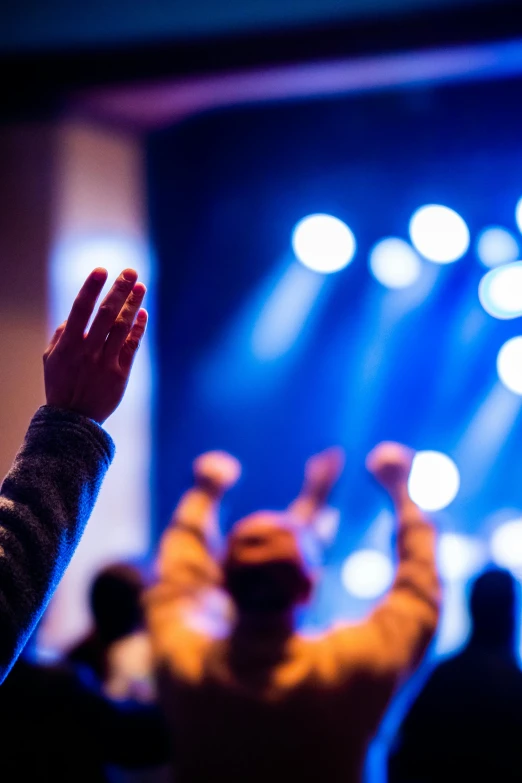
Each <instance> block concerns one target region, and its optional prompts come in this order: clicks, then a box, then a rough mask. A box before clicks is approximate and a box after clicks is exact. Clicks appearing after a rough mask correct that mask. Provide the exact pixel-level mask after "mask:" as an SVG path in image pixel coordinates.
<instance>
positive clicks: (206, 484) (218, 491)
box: [193, 451, 241, 497]
mask: <svg viewBox="0 0 522 783" xmlns="http://www.w3.org/2000/svg"><path fill="white" fill-rule="evenodd" d="M193 467H194V477H195V479H196V484H197V486H198V487H200V488H201V489H205V490H206V491H207V492H209V493H210V494H211V495H213V496H215V497H221V495H223V494H224V493H225V492H226V491H227V489H230V488H231V487H233V486H234V484H235V483H236V482H237V481H238V480H239V477H240V476H241V464H240V462H239V461H238V460H237V459H236V458H235V457H232V455H231V454H227V452H226V451H208V452H207V453H206V454H202V455H201V456H200V457H198V458H197V459H196V460H195V461H194V466H193Z"/></svg>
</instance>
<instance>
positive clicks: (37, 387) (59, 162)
mask: <svg viewBox="0 0 522 783" xmlns="http://www.w3.org/2000/svg"><path fill="white" fill-rule="evenodd" d="M143 183H144V176H143V160H142V149H141V145H140V143H139V141H138V140H137V139H135V138H133V137H132V136H129V135H125V134H123V133H115V132H113V131H108V130H105V129H102V128H96V127H92V126H87V125H82V124H65V125H61V126H56V127H54V128H50V127H49V128H42V127H34V126H32V127H26V128H23V127H16V128H14V127H13V128H10V129H8V130H4V131H2V132H1V134H0V199H1V201H0V263H1V271H2V277H1V280H2V286H1V291H2V297H1V301H0V326H1V332H0V366H1V367H2V372H1V374H0V393H1V399H2V403H3V404H2V406H1V407H0V432H1V439H0V468H1V469H2V471H3V472H4V473H5V472H6V470H7V469H8V467H9V464H10V462H11V460H12V458H13V456H14V454H15V452H16V449H17V447H18V446H19V444H20V442H21V440H22V438H23V434H24V431H25V429H26V427H27V423H28V421H29V419H30V416H31V415H32V413H33V412H34V411H35V409H36V408H37V407H38V406H39V405H40V404H41V403H42V402H43V383H42V370H41V355H42V352H43V350H44V348H45V345H46V342H47V339H48V335H49V333H50V331H52V329H53V328H54V326H55V325H56V324H58V323H60V322H61V321H62V320H63V319H64V318H65V317H66V315H67V312H68V310H69V307H70V305H71V302H72V300H73V298H74V296H75V294H76V292H77V290H78V288H79V286H80V285H81V282H82V280H83V279H84V277H85V275H86V274H87V273H88V271H90V269H92V268H94V267H95V266H98V265H101V266H105V267H107V268H108V269H109V274H110V277H112V279H114V277H115V276H116V275H117V274H118V273H119V271H121V269H122V268H124V267H126V266H135V267H137V268H138V270H139V272H140V278H141V279H142V280H144V281H145V282H148V278H150V273H151V270H150V263H149V257H148V252H147V232H146V221H145V210H144V184H143ZM150 408H151V367H150V350H149V342H148V339H147V340H146V341H145V343H144V345H143V346H142V350H140V352H139V354H138V358H137V361H136V365H135V368H134V372H133V376H132V378H131V381H130V383H129V387H128V390H127V394H126V396H125V399H124V402H123V403H122V405H121V406H120V408H119V409H118V410H117V412H116V413H115V414H114V415H113V416H112V417H111V418H110V419H109V421H108V422H107V429H108V431H109V432H110V434H111V435H112V436H113V438H114V440H115V442H116V448H117V453H116V458H115V460H114V463H113V465H112V467H111V470H110V471H109V475H108V477H107V479H106V481H105V483H104V486H103V488H102V491H101V494H100V498H99V501H98V503H97V505H96V509H95V512H94V514H93V516H92V518H91V520H90V523H89V525H88V528H87V531H86V533H85V535H84V537H83V539H82V542H81V544H80V546H79V548H78V551H77V553H76V555H75V557H74V558H73V561H72V563H71V566H70V567H69V569H68V571H67V573H66V574H65V576H64V579H63V580H62V583H61V585H60V587H59V588H58V591H57V593H56V596H55V598H54V599H53V601H52V603H51V607H50V610H49V612H48V614H47V617H46V620H45V623H44V625H43V628H42V632H41V635H40V637H41V641H42V642H43V644H44V646H45V647H49V648H51V649H56V648H58V649H59V648H63V647H65V646H67V645H68V644H70V643H71V641H73V640H74V639H75V638H76V637H77V636H78V635H79V634H81V633H82V632H83V631H84V630H85V629H86V627H87V624H88V613H87V604H86V594H87V589H88V585H89V583H90V581H91V579H92V578H93V576H94V574H95V573H96V571H97V570H98V569H99V568H100V567H101V566H102V565H104V564H105V563H107V562H110V561H113V560H118V559H126V558H133V557H139V556H141V555H142V554H144V553H145V552H146V551H147V548H148V545H149V470H150Z"/></svg>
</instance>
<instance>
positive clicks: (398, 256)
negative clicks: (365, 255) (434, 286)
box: [370, 237, 421, 288]
mask: <svg viewBox="0 0 522 783" xmlns="http://www.w3.org/2000/svg"><path fill="white" fill-rule="evenodd" d="M370 269H371V272H372V274H373V276H374V277H375V279H376V280H378V281H379V283H382V285H385V286H386V287H387V288H407V287H408V286H410V285H412V284H413V283H415V281H416V280H418V278H419V275H420V273H421V262H420V259H419V256H418V255H417V253H416V252H415V250H414V249H413V248H412V246H411V245H410V244H408V242H405V241H404V239H399V238H398V237H388V238H386V239H382V240H381V241H380V242H378V243H377V244H376V245H375V246H374V248H373V249H372V251H371V253H370Z"/></svg>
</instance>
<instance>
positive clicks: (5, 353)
mask: <svg viewBox="0 0 522 783" xmlns="http://www.w3.org/2000/svg"><path fill="white" fill-rule="evenodd" d="M54 152H55V145H54V133H53V131H52V129H50V128H48V127H44V126H27V127H11V128H6V129H0V273H1V277H0V281H1V282H0V367H1V368H2V369H1V372H0V400H1V401H2V404H1V406H0V474H1V475H2V476H3V475H5V473H6V472H7V470H8V468H9V465H10V463H11V461H12V459H13V457H14V455H15V453H16V450H17V449H18V446H19V445H20V442H21V440H22V437H23V434H24V432H25V430H26V428H27V424H28V422H29V419H30V417H31V416H32V414H33V413H34V411H35V410H36V408H37V407H38V406H39V405H41V403H42V402H43V382H42V372H41V356H42V353H43V351H44V348H45V345H46V342H47V257H48V250H49V242H50V230H51V216H52V212H53V169H54V160H55V155H54Z"/></svg>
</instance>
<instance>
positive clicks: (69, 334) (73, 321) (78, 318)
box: [63, 267, 107, 340]
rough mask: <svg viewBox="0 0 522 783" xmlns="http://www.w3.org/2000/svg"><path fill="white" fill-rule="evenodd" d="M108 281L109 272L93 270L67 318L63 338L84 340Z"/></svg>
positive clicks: (99, 268)
mask: <svg viewBox="0 0 522 783" xmlns="http://www.w3.org/2000/svg"><path fill="white" fill-rule="evenodd" d="M106 280H107V270H106V269H103V268H102V267H97V268H96V269H93V271H92V272H91V274H90V275H89V277H88V278H87V280H86V281H85V283H84V284H83V285H82V287H81V288H80V291H79V292H78V295H77V296H76V299H75V300H74V304H73V306H72V308H71V312H70V313H69V317H68V318H67V323H66V325H65V329H64V332H63V338H65V339H66V340H69V339H73V340H76V339H83V335H84V332H85V330H86V328H87V324H88V323H89V318H90V317H91V315H92V312H93V310H94V305H95V304H96V301H97V299H98V297H99V295H100V293H101V291H102V288H103V286H104V285H105V281H106Z"/></svg>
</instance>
